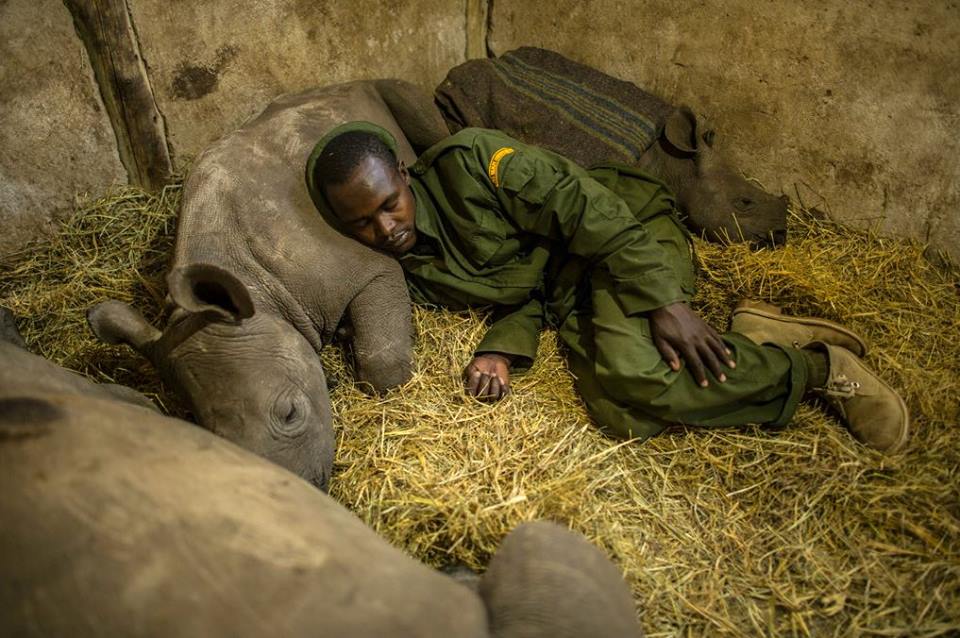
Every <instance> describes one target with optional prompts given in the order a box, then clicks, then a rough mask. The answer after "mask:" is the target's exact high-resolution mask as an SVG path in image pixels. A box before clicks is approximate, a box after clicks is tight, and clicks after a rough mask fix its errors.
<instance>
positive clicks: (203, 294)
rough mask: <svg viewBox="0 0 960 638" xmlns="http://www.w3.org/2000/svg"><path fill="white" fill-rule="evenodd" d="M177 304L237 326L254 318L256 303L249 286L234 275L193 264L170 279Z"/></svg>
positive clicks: (174, 272)
mask: <svg viewBox="0 0 960 638" xmlns="http://www.w3.org/2000/svg"><path fill="white" fill-rule="evenodd" d="M167 287H168V288H169V290H170V298H171V299H173V301H174V303H176V304H177V305H178V306H180V307H181V308H183V309H184V310H186V311H187V312H194V313H200V314H204V315H207V316H208V317H209V318H211V319H213V320H219V321H227V322H230V323H236V322H238V321H240V320H242V319H247V318H249V317H252V316H253V313H254V312H255V310H254V307H253V299H251V298H250V291H249V290H248V289H247V286H246V285H245V284H244V283H243V282H242V281H240V280H239V279H237V277H236V276H234V275H233V274H232V273H230V272H228V271H226V270H224V269H223V268H220V267H219V266H214V265H213V264H203V263H197V264H190V265H188V266H181V267H178V268H174V269H173V270H171V271H170V274H168V275H167Z"/></svg>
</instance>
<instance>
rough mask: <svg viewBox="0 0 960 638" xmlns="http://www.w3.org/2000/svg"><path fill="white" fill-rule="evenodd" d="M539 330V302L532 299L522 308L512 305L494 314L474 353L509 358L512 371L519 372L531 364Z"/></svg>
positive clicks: (540, 325) (535, 354)
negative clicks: (492, 354)
mask: <svg viewBox="0 0 960 638" xmlns="http://www.w3.org/2000/svg"><path fill="white" fill-rule="evenodd" d="M542 328H543V302H542V301H541V300H540V299H539V298H534V299H531V300H530V301H528V302H527V303H526V304H524V305H522V306H513V307H509V308H506V309H504V310H501V311H499V312H497V314H495V315H494V317H493V324H492V325H491V326H490V328H488V329H487V333H486V335H484V337H483V340H482V341H481V342H480V345H479V346H477V349H476V354H483V353H485V352H499V353H502V354H509V355H513V357H514V360H513V364H512V365H511V366H510V367H511V368H512V369H513V370H518V371H523V370H526V369H528V368H529V367H530V366H531V365H533V360H534V358H535V357H536V356H537V345H538V343H539V342H540V330H541V329H542Z"/></svg>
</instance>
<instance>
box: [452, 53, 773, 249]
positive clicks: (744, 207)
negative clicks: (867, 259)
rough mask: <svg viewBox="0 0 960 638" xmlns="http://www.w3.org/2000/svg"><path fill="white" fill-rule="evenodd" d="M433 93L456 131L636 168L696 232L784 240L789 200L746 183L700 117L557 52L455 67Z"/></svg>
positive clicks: (513, 55)
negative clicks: (487, 132) (492, 131)
mask: <svg viewBox="0 0 960 638" xmlns="http://www.w3.org/2000/svg"><path fill="white" fill-rule="evenodd" d="M436 96H437V104H438V105H439V106H440V110H441V111H442V112H443V117H444V119H446V121H447V125H448V127H449V128H450V131H451V132H456V131H459V130H460V129H461V128H464V127H467V126H479V127H484V128H496V129H501V130H503V131H504V132H506V133H507V134H509V135H512V136H514V137H516V138H518V139H520V140H523V141H524V142H527V143H530V144H536V145H538V146H542V147H543V148H546V149H549V150H551V151H554V152H556V153H560V154H561V155H565V156H566V157H569V158H570V159H572V160H573V161H575V162H577V163H579V164H581V165H582V166H588V167H589V166H592V165H595V164H602V163H607V162H622V163H625V164H629V165H635V166H639V167H640V168H642V169H643V170H645V171H646V172H648V173H650V174H651V175H654V176H656V177H658V178H660V179H661V180H663V182H664V183H665V184H666V185H667V186H668V187H669V188H670V190H671V191H673V192H674V193H676V195H677V206H678V208H679V210H680V212H681V213H683V214H684V215H685V217H686V219H685V221H686V223H687V225H688V226H689V227H690V229H691V230H692V231H694V232H695V233H698V234H699V233H702V234H703V235H705V236H706V237H708V238H711V239H725V238H729V239H731V240H738V239H740V238H742V239H744V240H747V241H750V242H753V243H756V244H763V245H770V244H774V243H776V244H783V243H784V242H785V241H786V236H787V225H786V224H787V199H786V198H785V197H776V196H774V195H771V194H770V193H767V192H765V191H764V190H762V189H760V188H757V187H756V186H754V185H753V184H751V183H750V182H748V181H747V180H746V179H744V178H743V176H742V175H741V173H740V171H738V170H736V169H735V168H734V167H733V166H732V165H731V164H730V163H729V162H728V161H727V159H726V158H725V157H724V155H723V152H722V150H721V149H720V143H719V142H720V141H719V139H718V137H719V136H718V135H717V134H716V131H714V130H713V129H712V128H711V127H710V126H709V125H708V123H707V122H706V121H705V120H704V118H703V117H702V116H701V115H698V114H696V113H695V112H694V111H693V110H691V109H690V108H688V107H684V106H680V107H674V106H673V105H671V104H668V103H667V102H665V101H664V100H662V99H660V98H659V97H657V96H655V95H653V94H651V93H649V92H647V91H644V90H643V89H641V88H640V87H638V86H636V85H635V84H633V83H631V82H624V81H623V80H619V79H617V78H615V77H612V76H609V75H607V74H605V73H602V72H600V71H598V70H597V69H593V68H591V67H589V66H586V65H584V64H580V63H578V62H574V61H573V60H570V59H568V58H566V57H564V56H562V55H560V54H559V53H557V52H555V51H550V50H548V49H538V48H534V47H522V48H519V49H515V50H513V51H508V52H506V53H504V54H503V55H501V56H499V57H497V58H484V59H478V60H468V61H467V62H464V63H463V64H461V65H459V66H457V67H454V68H453V69H451V70H450V72H449V73H448V74H447V77H446V78H445V79H444V80H443V82H441V83H440V85H439V86H438V87H437V90H436Z"/></svg>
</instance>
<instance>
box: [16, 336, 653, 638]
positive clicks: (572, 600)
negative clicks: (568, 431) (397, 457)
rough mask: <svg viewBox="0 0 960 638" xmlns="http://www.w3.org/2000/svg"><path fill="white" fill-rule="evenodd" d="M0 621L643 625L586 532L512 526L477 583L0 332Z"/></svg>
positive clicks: (199, 626)
mask: <svg viewBox="0 0 960 638" xmlns="http://www.w3.org/2000/svg"><path fill="white" fill-rule="evenodd" d="M0 369H2V370H5V371H9V370H16V371H17V373H16V374H12V373H8V372H5V373H4V376H3V378H2V384H0V520H2V521H3V526H2V529H0V572H2V574H3V577H2V578H0V634H2V635H17V636H29V635H43V636H67V635H69V636H204V637H207V636H273V635H282V636H352V637H357V638H374V637H380V636H400V637H403V636H416V637H430V636H437V637H448V636H464V637H474V636H475V637H486V636H504V637H509V636H524V637H535V636H544V637H547V636H550V637H557V636H559V637H563V636H570V637H573V636H578V637H579V636H611V637H613V636H639V635H641V631H640V629H639V627H638V626H637V624H636V618H635V610H634V605H633V601H632V599H631V596H630V592H629V590H628V589H627V587H626V584H625V583H624V582H623V580H622V579H621V577H620V574H619V573H618V571H617V570H616V568H615V567H614V566H613V565H612V564H611V563H610V562H609V561H608V560H607V559H606V558H605V557H604V556H603V555H602V554H601V552H599V551H598V550H597V549H596V548H594V547H593V546H591V545H590V544H589V543H587V542H586V541H585V540H584V539H583V538H581V537H579V536H577V535H575V534H573V533H571V532H569V531H567V530H565V529H563V528H561V527H559V526H557V525H554V524H550V523H527V524H524V525H521V526H520V527H518V528H517V529H516V530H514V531H513V532H512V533H511V534H509V535H508V536H507V537H506V539H505V540H504V541H503V543H502V544H501V546H500V549H499V551H498V552H497V554H496V555H495V556H494V558H493V559H492V561H491V562H490V564H489V567H488V569H487V571H486V573H485V574H484V575H483V576H482V577H481V578H480V581H479V585H478V587H477V590H476V592H475V591H473V590H471V589H469V588H467V587H465V586H464V585H461V584H460V583H458V582H456V581H455V580H453V579H452V578H449V577H448V576H445V575H443V574H441V573H439V572H436V571H434V570H432V569H429V568H428V567H426V566H424V565H422V564H421V563H418V562H417V561H415V560H413V559H412V558H410V557H408V556H406V555H405V554H403V553H402V552H400V551H399V550H397V549H395V548H393V547H391V546H390V545H389V544H388V543H386V542H385V541H384V540H382V539H381V538H380V537H378V536H377V535H376V534H375V533H374V532H373V531H372V530H370V529H369V528H367V527H366V526H365V525H364V524H363V523H362V522H361V521H360V520H359V519H357V518H356V517H354V516H353V515H352V514H350V513H349V512H348V511H346V510H345V509H344V508H342V507H340V506H339V505H338V504H337V503H335V502H334V501H333V500H332V499H331V498H330V497H328V496H327V495H326V494H324V493H322V492H320V491H319V490H316V489H314V488H313V487H312V486H311V485H309V484H308V483H306V482H305V481H302V480H301V479H299V478H298V477H296V476H294V475H293V474H291V473H289V472H287V471H286V470H283V469H282V468H279V467H277V466H276V465H274V464H272V463H269V462H267V461H265V460H263V459H260V458H258V457H256V456H255V455H253V454H250V453H248V452H246V451H244V450H242V449H240V448H238V447H236V446H234V445H233V444H231V443H229V442H227V441H224V440H223V439H221V438H219V437H216V436H214V435H212V434H210V433H209V432H207V431H205V430H203V429H201V428H198V427H194V426H192V425H190V424H188V423H186V422H184V421H180V420H178V419H173V418H168V417H164V416H161V415H160V414H158V413H157V412H156V411H154V410H151V409H149V408H147V407H143V406H140V405H136V404H135V403H131V402H129V399H130V396H124V397H123V398H117V396H115V395H114V394H113V393H112V390H111V389H109V388H107V389H105V388H103V387H102V386H98V385H96V384H94V383H92V382H91V381H89V380H87V379H85V378H83V377H80V376H79V375H75V374H73V373H70V372H68V371H66V370H64V369H62V368H59V367H57V366H55V365H53V364H52V363H50V362H48V361H46V360H44V359H41V358H40V357H37V356H35V355H32V354H30V353H28V352H27V351H25V350H23V349H22V348H20V347H19V346H17V345H14V344H13V343H10V342H8V341H0Z"/></svg>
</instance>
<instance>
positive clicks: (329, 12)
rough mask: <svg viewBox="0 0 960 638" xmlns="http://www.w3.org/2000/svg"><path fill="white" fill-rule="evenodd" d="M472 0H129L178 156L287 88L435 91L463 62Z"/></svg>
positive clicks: (202, 144) (203, 143)
mask: <svg viewBox="0 0 960 638" xmlns="http://www.w3.org/2000/svg"><path fill="white" fill-rule="evenodd" d="M465 1H466V0H418V1H417V2H335V1H331V0H253V1H246V2H242V3H233V2H177V3H170V2H169V0H128V3H129V6H130V9H131V14H132V16H133V21H134V24H135V25H136V27H137V33H138V34H139V38H140V47H141V50H142V52H143V56H144V59H145V60H146V61H147V67H148V72H149V75H150V79H151V83H152V84H153V90H154V94H155V96H156V99H157V105H158V106H159V108H160V111H161V112H162V113H163V114H164V117H165V118H166V120H167V127H168V129H169V133H168V135H169V140H170V144H171V148H172V151H173V154H174V157H175V158H178V159H179V160H181V161H182V160H183V159H184V158H185V157H188V156H191V155H195V154H196V153H198V152H199V151H201V150H202V149H203V148H204V147H205V146H207V144H209V143H210V142H212V141H213V140H215V139H217V138H218V137H220V136H221V135H222V134H223V133H224V132H225V131H230V130H233V129H235V128H236V127H238V126H239V125H240V124H242V123H243V122H244V121H245V120H246V119H247V118H249V117H251V116H253V115H256V114H257V113H259V112H260V110H261V109H262V108H263V107H264V105H266V104H267V102H269V101H270V100H272V99H273V98H275V97H276V96H277V95H279V94H280V93H285V92H289V91H297V90H302V89H307V88H310V87H316V86H322V85H324V84H332V83H335V82H345V81H348V80H359V79H367V78H381V77H400V78H403V79H405V80H408V81H410V82H413V83H415V84H419V85H421V86H422V87H423V88H424V89H427V90H432V89H433V87H434V86H435V85H436V84H438V83H439V82H440V80H441V79H443V76H444V75H445V74H446V72H447V70H448V69H449V68H450V67H452V66H455V65H457V64H460V63H461V62H463V61H464V59H465V58H464V52H465V48H466V39H465V28H464V22H465V18H466V9H465Z"/></svg>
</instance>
